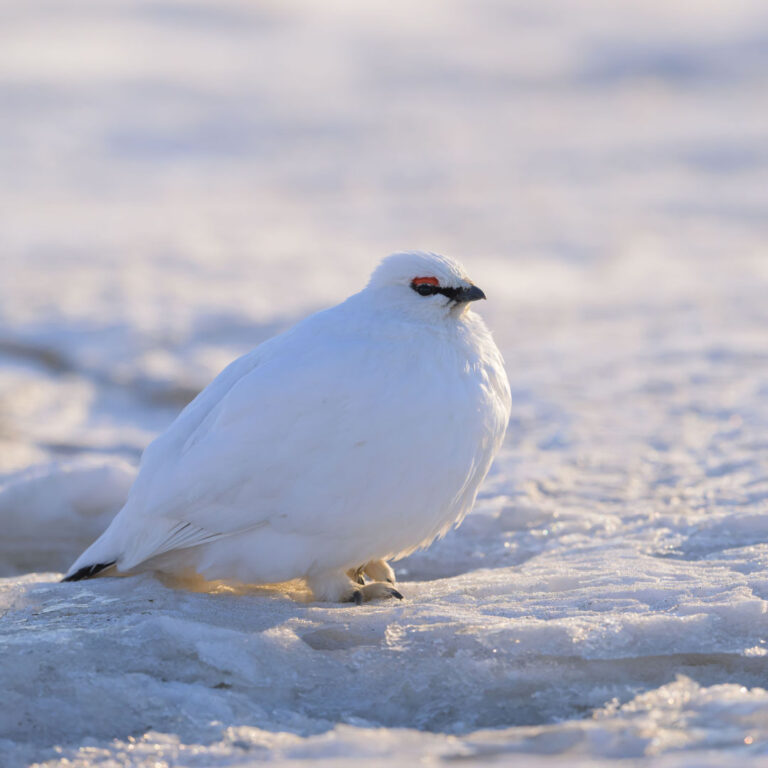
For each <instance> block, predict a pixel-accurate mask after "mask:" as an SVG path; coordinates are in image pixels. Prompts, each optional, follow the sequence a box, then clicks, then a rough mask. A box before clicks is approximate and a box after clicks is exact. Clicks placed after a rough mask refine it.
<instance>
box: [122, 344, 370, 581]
mask: <svg viewBox="0 0 768 768" xmlns="http://www.w3.org/2000/svg"><path fill="white" fill-rule="evenodd" d="M330 346H331V348H330V349H329V348H328V345H327V344H324V345H323V347H317V346H315V347H312V346H308V345H307V344H301V343H299V344H293V343H291V342H290V340H283V343H281V344H280V345H279V347H278V349H277V351H276V353H274V354H262V355H261V356H260V357H258V358H257V359H255V360H254V359H251V360H246V359H242V362H241V361H236V364H234V369H233V370H232V371H231V372H230V374H227V376H224V375H223V374H222V377H223V378H222V377H220V379H221V380H220V379H217V380H216V381H214V382H213V383H212V385H211V387H212V388H213V390H212V391H211V392H208V391H207V390H206V391H204V392H203V393H201V395H200V397H199V398H198V399H199V402H197V401H196V403H197V404H196V403H192V404H191V406H195V407H194V408H193V407H191V406H190V407H189V408H188V411H189V412H187V411H185V412H184V413H182V414H181V416H180V418H179V422H180V423H179V424H174V425H173V426H172V428H171V429H170V430H169V431H168V432H167V433H166V434H165V435H163V436H162V437H161V438H160V439H159V440H157V441H156V443H155V444H153V446H152V447H151V450H150V451H149V455H148V456H147V458H146V459H145V460H144V461H143V462H142V467H141V471H140V474H139V477H138V478H137V481H136V485H135V489H134V491H133V492H132V494H131V499H129V503H128V504H127V505H126V508H125V509H124V510H123V512H121V516H122V518H123V519H122V521H121V524H120V527H121V528H122V533H121V538H122V539H123V541H124V549H123V555H122V557H121V559H120V566H121V568H123V569H129V568H131V567H134V566H135V565H137V564H138V563H140V562H143V561H144V560H147V559H148V558H150V557H154V556H155V555H159V554H161V553H163V552H168V551H170V550H172V549H181V548H186V547H192V546H196V545H197V544H201V543H206V542H210V541H214V540H216V539H218V538H221V537H223V536H229V535H233V534H238V533H242V532H244V531H247V530H252V529H254V528H257V527H259V526H262V525H267V524H271V523H273V522H275V520H276V518H279V517H283V518H285V517H290V515H286V514H285V511H286V496H290V495H291V494H292V489H295V488H296V486H297V484H300V483H302V481H303V479H304V478H305V475H306V473H307V471H309V469H310V468H311V467H313V466H315V467H316V466H318V465H323V466H325V465H326V464H328V462H329V457H328V456H327V455H324V454H325V453H326V452H327V450H329V437H330V436H331V435H332V436H333V438H332V439H331V442H333V441H334V440H336V441H338V440H339V439H341V440H342V441H343V442H344V444H345V445H348V444H352V443H353V442H354V437H355V436H354V435H353V434H348V433H349V432H350V430H351V431H353V432H354V431H355V430H360V429H361V428H362V426H361V422H362V420H363V419H362V418H361V417H362V416H364V414H361V413H359V408H360V407H361V405H362V403H360V402H359V401H360V397H359V396H358V395H356V393H359V392H360V389H361V388H360V386H359V382H356V381H355V375H356V374H355V369H356V368H357V367H358V365H357V363H358V362H359V358H360V355H361V351H360V347H363V346H364V343H363V342H358V343H357V344H356V345H352V346H353V347H355V348H354V349H352V350H350V349H338V348H334V346H333V345H330ZM342 346H343V345H342ZM257 351H258V350H257ZM362 354H365V352H363V353H362ZM227 370H229V369H227ZM224 373H227V372H226V371H225V372H224ZM363 389H364V388H363ZM330 450H333V448H330ZM343 460H344V459H343V457H340V461H343ZM288 506H290V505H288ZM296 506H297V505H295V504H294V505H293V506H292V507H291V509H292V510H294V511H295V507H296ZM281 522H282V523H283V524H285V520H283V521H281ZM288 524H289V525H296V526H298V527H299V528H300V527H301V525H302V521H301V519H300V518H297V519H292V520H289V521H288Z"/></svg>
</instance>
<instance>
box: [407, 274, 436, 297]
mask: <svg viewBox="0 0 768 768" xmlns="http://www.w3.org/2000/svg"><path fill="white" fill-rule="evenodd" d="M411 288H413V290H414V291H416V293H418V294H419V296H432V295H433V294H435V293H438V292H439V291H440V283H439V282H438V279H437V278H436V277H414V278H413V280H412V281H411Z"/></svg>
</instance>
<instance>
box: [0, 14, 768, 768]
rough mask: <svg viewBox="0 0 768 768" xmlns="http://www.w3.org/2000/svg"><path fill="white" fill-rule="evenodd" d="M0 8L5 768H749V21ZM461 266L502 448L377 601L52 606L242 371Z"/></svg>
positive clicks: (754, 412) (135, 599)
mask: <svg viewBox="0 0 768 768" xmlns="http://www.w3.org/2000/svg"><path fill="white" fill-rule="evenodd" d="M414 6H415V4H413V3H410V4H407V5H406V4H405V3H401V2H392V0H390V1H389V2H387V3H383V2H373V3H351V2H347V1H346V0H344V1H342V0H328V1H327V2H324V3H314V2H310V0H295V2H291V3H287V4H285V3H277V2H264V3H259V4H254V3H251V2H246V0H222V1H221V2H217V3H216V4H215V5H214V4H204V3H194V2H191V1H189V2H176V1H172V0H153V1H151V2H150V0H110V1H109V2H104V1H103V0H77V1H76V2H68V3H60V2H53V1H49V0H36V1H35V2H28V3H11V2H7V3H4V4H2V6H0V15H1V17H2V24H0V104H2V107H1V114H0V168H1V169H2V179H3V183H2V184H0V254H2V255H1V257H0V258H2V278H1V279H0V473H1V474H0V520H2V523H3V525H2V532H3V533H2V538H0V576H2V578H0V684H2V697H0V765H2V766H3V768H15V766H17V765H26V764H28V763H30V762H35V761H37V762H38V763H42V764H45V765H48V766H63V765H75V766H90V765H99V766H114V765H136V766H146V767H147V768H149V766H158V765H185V766H186V765H189V766H245V765H250V764H254V763H260V762H262V761H266V760H273V761H278V762H282V763H284V764H298V763H302V762H304V761H307V760H314V761H317V762H318V763H325V764H328V765H344V764H349V765H352V764H359V763H360V762H361V761H365V763H366V764H368V765H379V764H382V765H390V764H392V765H402V764H408V763H415V762H417V761H419V760H423V761H425V762H427V763H429V762H432V763H440V762H454V761H456V760H461V761H464V762H467V763H472V761H473V760H475V761H476V762H480V763H488V762H496V763H499V764H505V763H514V764H519V765H526V766H534V767H535V766H538V765H545V766H580V765H584V766H586V765H590V766H591V765H611V764H614V763H615V762H616V761H617V760H619V759H622V762H621V764H622V765H651V764H653V765H659V766H683V765H697V766H700V765H703V766H709V765H712V766H715V765H717V766H731V765H734V764H740V765H750V764H755V765H757V764H761V761H762V764H768V762H767V761H768V660H766V658H765V657H766V655H768V613H767V612H766V608H767V607H768V602H767V601H768V514H766V513H768V301H766V295H767V291H768V252H767V248H766V242H768V239H767V238H768V216H766V215H765V214H766V206H767V205H768V149H766V147H768V107H767V106H766V104H767V103H768V102H766V98H765V95H766V93H767V92H768V44H767V43H766V40H768V7H767V6H766V5H765V3H764V2H763V0H735V2H730V3H712V4H709V3H701V2H699V0H695V1H694V0H690V1H688V0H685V1H684V0H672V1H671V2H670V0H644V1H643V2H640V0H637V1H636V2H635V1H634V0H632V1H631V2H624V3H609V2H604V1H603V0H584V2H580V3H578V4H576V3H574V4H569V3H557V2H554V3H529V2H523V0H510V1H509V2H500V1H498V2H493V1H491V0H482V1H481V2H470V1H469V0H450V1H449V2H445V1H444V0H441V1H440V2H437V1H435V2H432V0H425V2H420V3H419V4H418V8H419V11H418V12H415V11H414ZM401 248H427V249H431V250H437V251H444V252H446V253H450V254H451V255H454V256H457V257H458V258H460V259H462V260H463V261H464V262H465V264H466V266H467V268H468V270H469V272H470V274H471V275H472V276H473V278H474V279H475V281H476V282H477V284H478V285H480V286H481V287H482V288H483V289H484V290H485V291H486V293H487V294H488V296H489V301H488V302H487V303H484V304H483V306H482V308H481V311H482V312H483V314H484V315H485V317H486V319H487V320H488V322H489V324H490V325H491V327H492V328H493V329H494V331H495V334H496V337H497V339H498V341H499V344H500V346H501V348H502V351H503V352H504V354H505V358H506V360H507V364H508V370H509V373H510V379H511V382H512V388H513V414H512V419H511V423H510V429H509V433H508V437H507V441H506V444H505V448H504V450H503V452H502V454H501V456H500V457H499V459H498V461H497V462H496V465H495V467H494V469H493V471H492V474H491V476H490V477H489V479H488V481H487V483H486V485H485V486H484V489H483V492H482V494H481V498H480V499H479V502H478V505H477V509H476V511H475V512H474V513H473V514H471V515H470V516H469V517H468V518H467V520H466V521H465V523H464V524H463V526H462V527H461V528H460V529H458V530H457V531H453V532H451V533H450V534H449V535H448V536H447V537H446V538H445V539H444V540H443V541H441V542H439V543H437V544H435V545H434V546H433V547H432V548H431V549H429V550H427V551H426V552H420V553H417V554H415V555H413V556H411V557H409V558H408V559H406V560H404V561H402V562H401V563H400V564H399V565H398V574H399V578H400V580H401V582H402V585H401V588H402V591H403V592H404V594H405V595H406V597H407V600H406V601H404V602H403V603H401V604H393V603H386V604H374V605H366V606H364V607H363V608H355V607H341V606H329V605H322V604H312V603H308V602H306V595H305V594H304V593H303V592H302V591H301V590H300V588H299V587H297V586H296V585H287V586H285V587H283V588H280V589H277V588H272V589H255V590H246V591H244V590H239V589H233V588H231V587H227V586H225V585H214V586H213V589H212V591H211V590H210V589H209V590H208V591H205V589H204V587H203V585H200V584H186V585H175V588H173V587H172V585H169V584H166V583H161V582H160V581H159V580H157V579H155V578H153V577H151V576H147V575H145V576H140V577H130V578H126V579H119V580H115V579H101V580H96V581H91V582H85V583H76V584H66V585H63V584H58V583H57V579H58V578H59V575H60V572H61V571H62V570H63V569H64V568H65V567H66V566H67V565H68V564H69V563H70V562H71V561H72V560H73V559H74V558H75V557H76V556H77V554H79V552H80V551H81V549H82V548H83V547H84V546H85V544H87V543H88V542H89V541H90V540H91V539H93V538H94V537H95V536H96V535H97V534H98V532H99V531H100V530H102V529H103V528H104V527H105V526H106V525H107V522H108V521H109V519H110V518H111V516H112V515H113V514H114V513H115V512H116V511H117V509H118V508H119V507H120V504H121V502H122V500H123V499H124V498H125V495H126V493H127V490H128V488H129V486H130V483H131V481H132V478H133V476H134V474H135V467H136V464H137V462H138V458H139V456H140V453H141V450H142V448H143V447H144V446H145V445H146V443H147V442H148V441H149V440H150V439H151V438H152V436H153V435H154V434H156V433H157V432H159V431H160V430H162V429H163V428H164V427H165V426H166V425H167V424H168V423H169V422H170V420H171V419H172V418H173V416H174V415H175V413H177V412H178V410H179V408H180V407H181V406H182V405H183V403H184V402H186V401H187V400H188V399H189V397H191V396H192V395H193V394H194V393H195V392H196V391H197V390H198V389H199V388H200V387H202V386H204V385H205V384H206V383H207V381H208V380H209V379H210V378H211V377H212V376H213V375H214V374H215V373H216V372H217V371H218V370H219V369H220V368H221V367H223V365H225V364H226V363H227V362H228V361H229V360H230V359H232V358H233V357H234V356H236V355H238V354H240V353H242V352H244V351H245V350H247V349H249V348H250V347H252V346H254V345H255V344H256V343H258V342H259V341H261V340H263V339H265V338H267V337H269V336H270V335H272V334H273V333H275V332H276V331H278V330H280V329H282V328H285V327H287V326H288V325H290V324H291V322H293V321H294V320H295V319H297V318H299V317H302V316H303V315H305V314H306V313H307V312H309V311H311V310H313V309H315V308H317V307H320V306H323V305H327V304H329V303H333V302H336V301H338V300H340V299H341V298H343V297H344V296H345V295H347V294H348V293H350V292H352V291H354V290H356V289H357V288H358V287H359V286H360V285H361V284H362V283H363V282H364V281H365V280H366V279H367V276H368V273H369V271H370V269H371V268H372V266H373V265H374V263H375V262H376V260H377V259H378V258H379V257H380V256H382V255H384V254H385V253H388V252H391V251H394V250H398V249H401Z"/></svg>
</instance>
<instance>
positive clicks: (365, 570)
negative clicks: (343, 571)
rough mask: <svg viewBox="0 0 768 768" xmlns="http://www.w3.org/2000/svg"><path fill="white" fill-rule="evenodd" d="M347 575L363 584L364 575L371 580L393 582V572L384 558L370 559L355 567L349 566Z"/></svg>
mask: <svg viewBox="0 0 768 768" xmlns="http://www.w3.org/2000/svg"><path fill="white" fill-rule="evenodd" d="M347 576H349V578H350V579H352V581H356V582H357V583H358V584H361V585H362V584H365V578H364V577H368V579H370V580H371V581H386V582H387V583H389V584H392V585H394V584H395V572H394V571H393V570H392V568H391V567H390V565H389V563H387V561H386V560H370V561H369V562H367V563H365V564H364V565H361V566H358V567H357V568H350V570H348V571H347Z"/></svg>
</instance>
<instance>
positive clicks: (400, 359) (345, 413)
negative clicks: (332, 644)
mask: <svg viewBox="0 0 768 768" xmlns="http://www.w3.org/2000/svg"><path fill="white" fill-rule="evenodd" d="M484 298H485V294H484V293H483V292H482V291H481V290H480V288H478V287H477V286H475V285H473V284H472V283H471V282H470V281H469V279H468V278H467V276H466V274H465V272H464V270H463V269H462V267H461V266H460V265H459V264H457V263H456V262H455V261H453V260H451V259H448V258H446V257H444V256H438V255H436V254H432V253H419V252H416V253H397V254H394V255H392V256H389V257H388V258H386V259H384V260H383V261H382V262H381V264H380V265H379V266H378V268H377V269H376V270H375V271H374V272H373V275H372V276H371V279H370V282H369V283H368V285H367V286H366V287H365V288H364V289H363V290H362V291H360V292H359V293H356V294H354V295H353V296H351V297H350V298H348V299H347V300H346V301H344V302H343V303H341V304H339V305H338V306H336V307H333V308H332V309H328V310H325V311H322V312H318V313H317V314H315V315H312V316H311V317H308V318H306V319H305V320H303V321H302V322H300V323H299V324H298V325H296V326H294V327H293V328H292V329H290V330H288V331H287V332H285V333H283V334H281V335H279V336H276V337H274V338H273V339H270V340H269V341H267V342H265V343H264V344H261V345H260V346H258V347H256V349H254V350H253V351H252V352H250V353H248V354H246V355H244V356H243V357H241V358H239V359H238V360H235V362H233V363H232V364H231V365H229V366H228V367H227V368H226V369H224V371H222V373H220V374H219V376H218V377H217V378H216V379H215V380H214V381H213V382H212V383H211V384H210V385H209V386H208V387H206V388H205V389H204V390H203V391H202V392H201V393H200V394H199V395H198V396H197V397H196V398H195V399H194V400H193V401H192V402H191V403H190V404H189V405H188V406H187V407H186V408H185V409H184V410H183V411H182V413H181V414H180V415H179V417H178V418H177V419H176V420H175V421H174V422H173V424H171V426H170V427H169V428H168V430H167V431H166V432H165V433H163V434H162V435H160V437H158V438H157V439H156V440H155V441H154V442H153V443H151V444H150V445H149V447H148V448H147V449H146V451H145V452H144V456H143V457H142V461H141V467H140V469H139V474H138V477H137V478H136V482H135V483H134V485H133V488H132V489H131V492H130V494H129V497H128V500H127V502H126V504H125V506H124V507H123V509H122V510H121V511H120V512H119V513H118V514H117V516H116V517H115V519H114V520H113V521H112V524H111V525H110V526H109V528H108V529H107V530H106V531H105V532H104V533H103V534H102V536H101V537H100V538H99V539H98V540H97V541H96V542H95V543H94V544H92V545H91V546H90V547H89V548H88V549H87V550H86V551H85V552H84V553H83V554H82V555H81V556H80V558H79V559H78V560H77V561H76V562H75V564H74V565H73V566H72V568H71V569H70V570H69V573H68V575H67V576H66V577H65V579H64V580H65V581H76V580H79V579H83V578H88V577H91V576H95V575H96V574H97V573H100V572H101V571H106V570H107V569H112V570H114V569H116V570H117V571H120V572H125V571H132V570H134V569H138V568H140V567H141V569H145V568H146V569H154V570H158V571H166V572H172V573H173V572H183V571H189V570H190V569H194V570H195V571H197V572H198V573H200V574H201V575H202V576H204V577H205V578H207V579H224V580H234V581H240V582H244V583H250V584H267V583H276V582H282V581H288V580H291V579H304V580H305V581H306V583H307V585H308V586H309V588H310V589H311V590H312V592H313V594H314V597H315V599H317V600H331V601H354V602H356V603H360V602H362V601H363V600H369V599H372V598H378V597H390V596H395V597H401V595H400V593H399V592H397V590H396V589H394V574H393V571H392V569H391V568H390V567H389V565H388V564H387V562H386V561H387V560H388V559H390V558H395V559H396V558H399V557H402V556H404V555H406V554H407V553H409V552H412V551H413V550H415V549H417V548H419V547H425V546H427V545H428V544H429V543H430V542H431V541H432V540H433V539H434V538H435V537H437V536H440V535H441V534H443V533H445V532H446V531H447V530H448V529H449V528H450V527H451V525H453V524H458V523H459V522H461V520H462V518H463V517H464V515H465V514H466V513H467V512H468V511H469V509H470V508H471V507H472V505H473V503H474V500H475V497H476V495H477V491H478V488H479V486H480V484H481V483H482V481H483V479H484V478H485V475H486V473H487V472H488V469H489V467H490V465H491V462H492V460H493V457H494V455H495V454H496V452H497V451H498V449H499V447H500V445H501V442H502V439H503V436H504V431H505V429H506V425H507V421H508V419H509V411H510V392H509V383H508V381H507V377H506V374H505V372H504V366H503V361H502V358H501V354H500V353H499V350H498V349H497V348H496V345H495V344H494V342H493V340H492V338H491V335H490V333H489V332H488V330H487V328H486V327H485V325H484V323H483V321H482V320H481V319H480V318H479V317H478V316H477V315H476V314H474V313H473V312H472V311H470V302H473V301H475V300H477V299H484ZM363 574H365V575H366V576H367V577H368V578H369V579H372V580H373V581H372V582H371V583H367V584H366V583H365V580H364V579H363V578H362V576H363Z"/></svg>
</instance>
